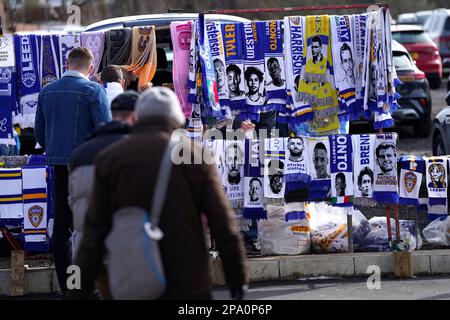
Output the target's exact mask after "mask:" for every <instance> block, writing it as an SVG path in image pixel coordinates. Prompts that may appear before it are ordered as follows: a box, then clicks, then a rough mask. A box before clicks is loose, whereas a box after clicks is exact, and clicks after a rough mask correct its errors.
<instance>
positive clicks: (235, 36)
mask: <svg viewBox="0 0 450 320" xmlns="http://www.w3.org/2000/svg"><path fill="white" fill-rule="evenodd" d="M243 32H244V31H243V24H242V23H224V24H222V34H223V40H224V47H225V63H226V66H227V70H226V71H227V81H228V88H229V99H230V101H229V106H230V108H231V111H242V110H244V111H245V107H246V103H245V100H246V98H245V92H244V90H245V85H244V84H245V79H244V39H243Z"/></svg>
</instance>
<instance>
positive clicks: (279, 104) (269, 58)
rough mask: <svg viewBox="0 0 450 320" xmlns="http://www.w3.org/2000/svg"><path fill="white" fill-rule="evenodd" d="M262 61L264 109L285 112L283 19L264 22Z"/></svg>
mask: <svg viewBox="0 0 450 320" xmlns="http://www.w3.org/2000/svg"><path fill="white" fill-rule="evenodd" d="M264 24H265V32H264V41H263V42H264V63H265V74H264V78H265V79H266V81H265V90H266V96H267V108H266V110H274V109H275V110H277V111H279V112H282V113H283V114H285V113H286V98H287V96H286V73H285V69H284V65H285V64H284V57H283V21H281V20H270V21H266V22H265V23H264Z"/></svg>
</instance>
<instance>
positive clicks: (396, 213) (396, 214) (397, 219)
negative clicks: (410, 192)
mask: <svg viewBox="0 0 450 320" xmlns="http://www.w3.org/2000/svg"><path fill="white" fill-rule="evenodd" d="M394 210H395V239H396V240H397V242H400V221H399V218H398V203H395V204H394Z"/></svg>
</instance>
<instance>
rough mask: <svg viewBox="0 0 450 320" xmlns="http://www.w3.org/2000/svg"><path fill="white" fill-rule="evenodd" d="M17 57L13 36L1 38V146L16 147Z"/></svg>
mask: <svg viewBox="0 0 450 320" xmlns="http://www.w3.org/2000/svg"><path fill="white" fill-rule="evenodd" d="M15 64H16V63H15V57H14V41H13V39H12V37H11V36H9V35H8V36H1V37H0V144H6V145H11V144H12V145H14V144H15V143H16V142H15V140H14V136H13V130H14V129H13V125H12V114H13V111H14V109H15V104H16V100H15V90H14V89H15V87H16V83H15V74H14V71H15V68H16V66H15Z"/></svg>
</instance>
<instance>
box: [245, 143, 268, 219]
mask: <svg viewBox="0 0 450 320" xmlns="http://www.w3.org/2000/svg"><path fill="white" fill-rule="evenodd" d="M259 155H260V153H259V140H250V139H246V140H245V163H244V211H243V215H244V218H246V219H267V212H266V210H265V209H264V187H263V177H262V175H261V166H260V162H259Z"/></svg>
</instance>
